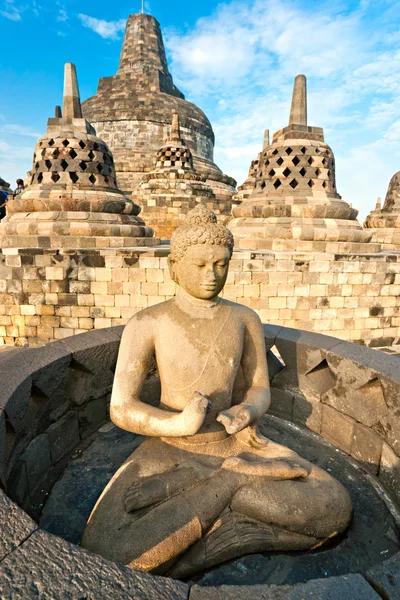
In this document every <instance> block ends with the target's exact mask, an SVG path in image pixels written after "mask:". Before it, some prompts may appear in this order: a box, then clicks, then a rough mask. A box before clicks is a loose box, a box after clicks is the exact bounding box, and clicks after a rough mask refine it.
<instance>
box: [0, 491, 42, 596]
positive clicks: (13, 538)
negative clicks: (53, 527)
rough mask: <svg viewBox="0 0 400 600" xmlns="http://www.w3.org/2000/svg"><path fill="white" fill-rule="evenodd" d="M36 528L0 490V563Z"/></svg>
mask: <svg viewBox="0 0 400 600" xmlns="http://www.w3.org/2000/svg"><path fill="white" fill-rule="evenodd" d="M37 528H38V526H37V524H36V523H35V522H34V521H32V519H31V518H30V517H28V515H27V514H26V513H25V512H24V511H23V510H21V508H19V506H17V504H15V502H12V500H10V498H8V496H6V495H5V493H4V492H3V491H2V490H0V530H1V535H0V563H1V561H2V560H3V559H4V557H5V556H7V555H8V554H10V553H11V552H13V551H14V550H15V549H16V548H18V546H19V545H20V544H22V543H23V542H24V541H25V540H26V539H27V538H28V537H29V536H30V535H31V534H32V533H33V532H34V531H36V529H37ZM0 586H1V583H0Z"/></svg>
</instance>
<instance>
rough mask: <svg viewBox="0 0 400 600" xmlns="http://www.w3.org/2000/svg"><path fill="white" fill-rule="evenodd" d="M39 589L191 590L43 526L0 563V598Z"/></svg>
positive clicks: (170, 599)
mask: <svg viewBox="0 0 400 600" xmlns="http://www.w3.org/2000/svg"><path fill="white" fill-rule="evenodd" d="M0 543H1V542H0ZM38 590H43V593H42V592H41V591H40V592H39V595H40V596H43V597H48V598H52V600H64V599H65V598H99V599H100V598H112V599H113V600H125V599H126V598H135V600H152V599H154V600H187V598H188V594H189V588H188V586H187V585H186V584H185V583H181V582H179V581H174V580H173V579H168V578H164V577H153V576H152V575H148V574H147V573H140V572H139V571H135V570H133V569H128V568H126V567H123V566H121V565H119V564H117V563H112V562H109V561H107V560H105V559H103V558H101V557H100V556H97V555H95V554H92V553H90V552H86V551H85V550H83V549H82V548H79V547H78V546H75V545H73V544H70V543H68V542H66V541H64V540H62V539H61V538H59V537H56V536H53V535H50V534H48V533H46V532H44V531H41V530H39V531H36V532H34V533H33V534H32V535H31V536H30V537H29V539H27V540H26V542H25V543H24V544H22V545H21V546H19V548H17V549H16V550H15V551H14V552H12V553H11V554H9V555H8V556H7V557H6V558H5V559H4V560H3V562H1V563H0V597H1V598H4V599H6V598H28V597H35V596H37V591H38ZM365 600H368V599H367V598H366V599H365Z"/></svg>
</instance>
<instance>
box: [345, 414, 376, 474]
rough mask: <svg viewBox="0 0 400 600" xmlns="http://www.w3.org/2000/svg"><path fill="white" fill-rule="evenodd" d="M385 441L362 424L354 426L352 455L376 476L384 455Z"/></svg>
mask: <svg viewBox="0 0 400 600" xmlns="http://www.w3.org/2000/svg"><path fill="white" fill-rule="evenodd" d="M382 444H383V440H382V439H381V438H380V437H379V436H378V435H377V434H376V433H375V432H374V431H372V429H370V428H369V427H365V426H364V425H361V424H360V423H356V424H355V426H354V433H353V443H352V446H351V455H352V456H353V457H354V458H356V459H357V460H359V461H361V462H362V463H363V465H364V466H365V467H367V468H368V469H369V470H370V471H371V472H372V473H374V474H376V473H377V472H378V469H379V463H380V459H381V453H382Z"/></svg>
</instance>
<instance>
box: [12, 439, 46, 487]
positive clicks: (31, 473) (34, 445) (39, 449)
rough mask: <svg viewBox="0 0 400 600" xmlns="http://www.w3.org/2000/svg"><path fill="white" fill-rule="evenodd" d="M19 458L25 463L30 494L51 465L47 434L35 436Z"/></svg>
mask: <svg viewBox="0 0 400 600" xmlns="http://www.w3.org/2000/svg"><path fill="white" fill-rule="evenodd" d="M20 460H21V461H22V462H24V463H25V468H26V476H27V479H28V487H29V492H30V494H32V493H33V492H34V491H35V489H36V488H37V486H38V485H39V483H40V481H41V480H42V479H43V477H44V476H45V475H46V474H47V472H48V471H49V470H50V469H51V466H52V461H51V454H50V443H49V438H48V436H47V434H45V433H41V434H40V435H38V436H36V437H35V438H34V439H33V440H32V442H31V443H30V444H29V446H28V447H27V449H26V450H25V452H24V453H23V454H22V455H21V458H20Z"/></svg>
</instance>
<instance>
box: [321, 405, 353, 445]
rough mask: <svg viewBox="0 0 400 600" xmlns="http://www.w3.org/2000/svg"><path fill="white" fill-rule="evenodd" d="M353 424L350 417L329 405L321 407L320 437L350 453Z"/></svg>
mask: <svg viewBox="0 0 400 600" xmlns="http://www.w3.org/2000/svg"><path fill="white" fill-rule="evenodd" d="M354 425H355V421H354V420H353V419H351V418H350V417H348V416H346V415H343V414H341V413H340V412H338V411H337V410H335V409H334V408H331V407H330V406H327V405H324V406H323V407H322V427H321V435H322V437H323V438H324V439H326V440H327V441H328V442H330V443H331V444H333V445H334V446H336V447H337V448H340V449H341V450H343V452H346V453H347V454H350V453H351V446H352V443H353V435H354Z"/></svg>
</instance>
